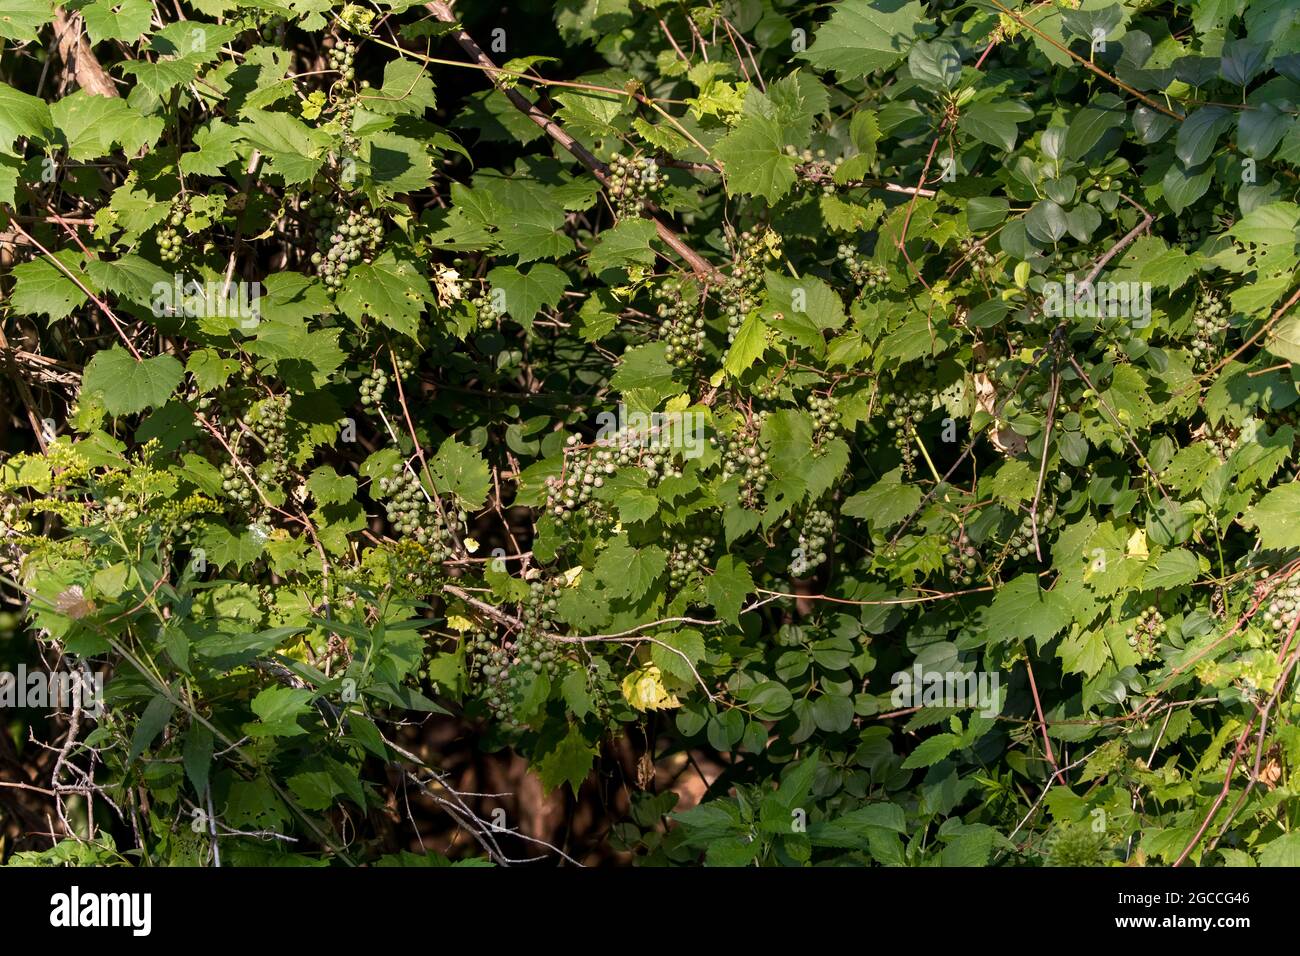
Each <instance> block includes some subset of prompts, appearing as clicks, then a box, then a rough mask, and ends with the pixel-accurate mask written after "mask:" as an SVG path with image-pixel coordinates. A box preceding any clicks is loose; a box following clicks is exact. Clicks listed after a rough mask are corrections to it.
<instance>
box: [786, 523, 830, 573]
mask: <svg viewBox="0 0 1300 956" xmlns="http://www.w3.org/2000/svg"><path fill="white" fill-rule="evenodd" d="M782 526H783V527H784V528H786V529H787V530H790V529H793V527H794V521H793V519H791V518H786V519H785V521H784V522H783V524H782ZM834 530H835V521H834V519H833V518H832V517H831V516H830V513H829V512H827V511H823V510H822V509H821V508H809V509H808V512H807V514H805V515H804V517H803V523H802V524H801V525H800V527H799V543H798V544H797V545H796V546H795V549H794V559H793V560H792V561H791V562H790V577H792V578H803V577H807V576H808V575H809V574H810V573H811V572H812V571H815V570H816V569H817V568H819V567H821V566H822V565H823V564H825V563H826V546H827V545H828V544H829V543H830V538H831V534H832V532H834Z"/></svg>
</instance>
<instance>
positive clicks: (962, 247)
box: [957, 236, 998, 271]
mask: <svg viewBox="0 0 1300 956" xmlns="http://www.w3.org/2000/svg"><path fill="white" fill-rule="evenodd" d="M957 249H958V250H959V251H960V252H961V255H962V258H963V259H965V260H966V261H967V262H969V263H970V264H971V267H972V268H974V269H977V270H981V271H982V270H984V269H991V268H993V265H994V264H995V263H996V262H997V261H998V260H997V256H995V255H993V253H991V252H989V251H988V249H987V248H985V246H984V243H982V242H977V241H976V240H975V239H973V238H971V237H970V236H963V237H962V238H961V239H958V240H957Z"/></svg>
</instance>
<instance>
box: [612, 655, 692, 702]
mask: <svg viewBox="0 0 1300 956" xmlns="http://www.w3.org/2000/svg"><path fill="white" fill-rule="evenodd" d="M623 697H624V699H625V700H626V701H627V702H628V703H629V704H631V705H632V706H633V707H635V708H636V709H637V710H667V709H669V708H672V707H680V706H681V705H682V704H681V701H679V700H678V699H677V697H676V695H674V694H670V693H669V692H668V688H666V687H664V677H663V672H662V671H660V670H659V668H658V667H656V666H655V665H654V664H647V665H646V666H645V667H641V668H638V669H637V670H634V671H633V672H632V673H630V674H628V675H627V676H626V677H624V678H623Z"/></svg>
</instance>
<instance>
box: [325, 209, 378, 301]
mask: <svg viewBox="0 0 1300 956" xmlns="http://www.w3.org/2000/svg"><path fill="white" fill-rule="evenodd" d="M308 211H309V212H310V213H311V215H312V217H313V218H314V219H315V220H316V251H315V252H313V253H312V255H311V264H312V265H314V266H315V267H316V272H317V273H318V274H319V275H320V277H321V278H322V279H323V280H324V281H325V285H326V286H327V287H329V288H331V289H335V290H337V289H340V288H342V287H343V280H344V279H345V278H347V274H348V270H349V269H351V268H352V266H354V265H356V264H357V263H358V262H370V261H372V260H373V259H374V257H375V253H376V252H377V251H378V250H379V244H380V243H381V242H382V241H383V238H384V226H383V223H382V222H381V221H380V219H379V217H378V216H376V215H373V214H372V213H371V212H370V211H369V210H368V209H367V208H366V207H365V206H364V205H363V206H361V207H360V208H358V209H348V208H347V207H346V206H345V205H343V204H342V203H341V202H339V201H338V200H336V199H331V198H330V197H328V196H326V195H323V194H317V195H315V196H313V197H312V199H311V202H310V203H309V205H308Z"/></svg>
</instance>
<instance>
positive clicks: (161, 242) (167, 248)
mask: <svg viewBox="0 0 1300 956" xmlns="http://www.w3.org/2000/svg"><path fill="white" fill-rule="evenodd" d="M189 213H190V201H189V199H187V198H186V197H184V196H177V197H176V198H175V199H173V200H172V203H171V208H170V209H168V211H167V221H166V223H165V224H164V225H163V227H162V229H161V230H159V232H158V256H159V258H161V259H162V261H163V262H172V263H175V262H180V261H181V249H182V248H184V246H185V242H184V240H183V239H181V230H180V227H181V223H183V222H184V221H185V217H186V216H188V215H189Z"/></svg>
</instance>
